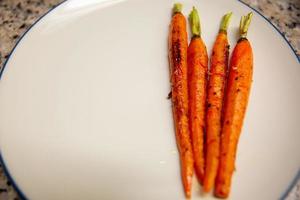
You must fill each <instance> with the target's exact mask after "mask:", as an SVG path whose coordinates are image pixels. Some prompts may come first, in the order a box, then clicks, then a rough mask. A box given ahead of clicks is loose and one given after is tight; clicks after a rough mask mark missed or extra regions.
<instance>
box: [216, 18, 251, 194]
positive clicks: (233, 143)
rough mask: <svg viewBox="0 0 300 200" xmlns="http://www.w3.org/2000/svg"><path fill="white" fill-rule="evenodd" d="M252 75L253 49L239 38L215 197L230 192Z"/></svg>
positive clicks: (227, 98)
mask: <svg viewBox="0 0 300 200" xmlns="http://www.w3.org/2000/svg"><path fill="white" fill-rule="evenodd" d="M251 16H252V14H249V15H248V17H249V18H248V20H251ZM246 21H247V19H246ZM249 23H250V22H248V26H249ZM247 28H248V27H247ZM252 73H253V53H252V48H251V45H250V42H249V41H248V40H247V39H246V38H244V37H242V38H241V39H240V40H239V41H238V43H237V45H236V46H235V48H234V51H233V53H232V57H231V62H230V68H229V75H228V81H227V88H226V94H225V102H224V117H223V127H222V135H221V153H220V163H219V169H218V175H217V180H216V186H215V196H217V197H220V198H227V197H228V195H229V193H230V186H231V179H232V174H233V172H234V169H235V158H236V151H237V146H238V140H239V136H240V133H241V130H242V125H243V120H244V116H245V112H246V108H247V104H248V98H249V94H250V88H251V82H252Z"/></svg>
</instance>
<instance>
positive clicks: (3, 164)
mask: <svg viewBox="0 0 300 200" xmlns="http://www.w3.org/2000/svg"><path fill="white" fill-rule="evenodd" d="M67 1H68V0H64V1H62V2H60V3H59V4H57V5H56V6H55V7H53V8H51V9H50V10H48V11H47V12H46V13H45V14H43V15H42V16H41V17H40V18H38V19H37V20H36V21H35V22H34V23H33V24H32V25H31V26H30V27H29V28H28V29H27V30H26V31H25V32H24V33H23V35H22V36H21V37H20V38H19V40H18V41H17V43H16V44H15V46H14V47H13V49H12V50H11V52H10V54H9V56H8V58H7V59H6V61H5V63H4V64H3V67H2V69H1V71H0V80H1V77H2V74H3V72H4V69H5V67H6V64H7V62H8V60H9V59H10V56H11V55H12V54H13V52H14V51H15V49H16V48H17V46H18V44H19V43H20V42H21V40H22V39H23V37H24V36H25V35H26V34H27V33H28V32H29V31H30V30H31V29H32V27H34V25H36V24H37V23H38V22H39V21H40V20H41V19H43V18H44V17H45V16H46V15H47V14H49V13H50V12H52V11H53V10H55V9H56V8H57V7H59V6H60V5H62V4H63V3H65V2H67ZM237 1H238V2H240V3H242V4H243V5H245V6H247V7H248V8H250V9H251V10H253V11H254V12H255V13H257V14H258V15H260V16H261V17H262V18H264V19H265V20H266V21H267V22H268V23H269V24H270V25H271V26H272V27H273V28H274V29H275V30H276V31H277V33H279V34H280V35H281V36H282V37H283V39H284V40H285V42H286V43H287V44H288V45H289V47H290V49H291V50H292V51H293V52H294V54H295V56H296V58H297V60H298V62H299V63H300V56H298V55H297V53H296V50H295V49H294V48H293V46H292V45H291V44H290V42H289V41H288V40H287V39H286V37H285V36H284V35H283V34H282V33H281V31H280V30H279V29H278V28H277V27H276V26H275V25H274V24H272V22H271V21H270V20H269V19H268V18H266V17H265V16H264V15H262V14H261V13H260V12H259V11H258V10H256V9H255V8H252V7H251V6H249V5H248V4H246V3H244V2H242V1H241V0H237ZM0 164H1V166H2V168H3V171H4V173H5V175H6V177H7V179H8V181H9V182H11V185H12V186H13V188H14V189H15V191H16V192H17V194H18V195H19V198H20V199H21V200H29V199H28V198H27V197H26V196H25V194H24V192H22V190H21V189H20V187H19V186H18V185H17V183H16V182H15V181H14V179H13V178H12V175H11V174H10V173H9V170H8V168H7V167H6V165H5V162H4V159H3V156H2V154H1V150H0ZM298 179H300V169H299V171H298V173H297V175H296V176H295V178H294V179H293V180H292V181H291V183H290V185H289V186H288V188H287V190H286V191H285V192H284V193H283V195H282V196H281V197H280V199H282V200H284V199H285V198H286V197H287V195H288V194H289V193H290V191H291V190H292V189H293V186H294V185H295V184H296V183H297V181H298Z"/></svg>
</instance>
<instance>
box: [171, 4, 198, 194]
mask: <svg viewBox="0 0 300 200" xmlns="http://www.w3.org/2000/svg"><path fill="white" fill-rule="evenodd" d="M181 7H182V6H181V4H175V5H174V9H173V17H172V21H171V25H170V33H169V62H170V71H171V84H172V103H173V117H174V122H175V131H176V140H177V146H178V149H179V154H180V160H181V176H182V181H183V186H184V191H185V194H186V197H187V198H190V196H191V187H192V177H193V173H194V160H193V150H192V144H191V138H190V131H189V120H188V82H187V76H188V73H187V70H188V69H187V46H188V42H187V32H186V20H185V17H184V16H183V14H182V13H181Z"/></svg>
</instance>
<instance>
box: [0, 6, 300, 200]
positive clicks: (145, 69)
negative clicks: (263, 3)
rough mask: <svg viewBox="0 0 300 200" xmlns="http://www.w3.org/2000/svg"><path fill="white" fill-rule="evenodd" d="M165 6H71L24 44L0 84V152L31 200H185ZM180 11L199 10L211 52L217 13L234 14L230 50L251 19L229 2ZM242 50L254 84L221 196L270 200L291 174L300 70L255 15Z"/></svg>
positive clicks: (296, 156)
mask: <svg viewBox="0 0 300 200" xmlns="http://www.w3.org/2000/svg"><path fill="white" fill-rule="evenodd" d="M173 3H174V2H173V1H167V0H164V1H161V0H151V1H150V0H125V1H124V0H102V1H101V0H70V1H67V2H64V3H63V4H61V5H60V6H59V7H57V8H56V9H55V10H53V11H52V12H50V13H49V14H48V15H47V16H46V17H44V18H42V20H40V21H39V22H38V23H37V24H36V25H35V26H34V27H33V28H32V29H31V30H30V31H29V32H28V33H27V34H26V36H25V37H23V38H22V40H21V42H20V43H19V44H18V45H17V47H16V48H15V50H14V52H13V54H12V55H11V56H10V59H9V61H8V63H7V64H6V67H5V70H4V73H3V76H2V78H1V84H0V111H1V112H0V147H1V154H2V157H3V160H4V161H5V165H6V167H7V169H8V171H9V173H10V174H11V176H12V178H13V180H14V183H15V184H16V185H17V186H18V188H19V189H20V190H21V191H22V193H23V194H24V195H25V196H26V197H27V198H28V199H32V200H39V199H43V200H47V199H55V200H59V199H62V200H63V199H72V200H75V199H89V200H91V199H105V200H109V199H130V200H132V199H144V200H146V199H149V200H153V199H155V200H156V199H164V200H166V199H184V194H183V190H182V184H181V180H180V173H179V162H178V154H177V149H176V143H175V137H174V130H173V123H172V114H171V104H170V101H169V100H167V98H166V97H167V95H168V93H169V90H170V84H169V73H168V59H167V36H168V25H169V22H170V19H171V8H172V6H173ZM183 3H184V13H185V14H188V12H189V11H190V9H191V8H192V6H193V5H195V6H197V8H199V10H200V15H201V22H202V29H203V39H204V41H205V42H206V44H207V47H208V50H209V52H210V50H211V46H212V44H213V41H214V39H215V37H216V34H217V30H218V26H219V22H220V19H221V16H222V15H223V14H224V13H226V12H228V11H233V13H234V17H233V20H232V22H231V25H230V29H229V39H230V43H231V46H232V47H233V46H234V44H235V43H236V40H237V34H236V32H237V27H238V24H239V18H240V16H241V15H244V14H246V13H248V12H249V11H251V10H250V9H249V8H248V7H246V6H245V5H243V4H241V3H240V2H238V1H220V0H200V1H198V0H197V1H196V0H186V1H183ZM249 39H250V41H251V43H252V45H253V50H254V60H255V61H254V63H255V66H254V82H253V89H252V93H251V99H250V104H249V109H248V112H247V116H246V121H245V125H244V128H243V133H242V136H241V140H240V144H239V149H238V156H237V163H236V168H237V170H236V173H235V174H234V178H233V184H232V191H231V196H230V197H231V199H243V200H244V199H251V200H253V199H264V200H267V199H277V198H280V197H281V196H282V195H283V194H284V192H285V191H286V190H287V188H288V187H289V185H290V183H291V182H292V180H293V178H294V177H295V176H296V174H297V171H298V169H299V166H300V150H299V146H300V134H299V130H300V129H299V113H300V105H299V102H300V66H299V63H298V61H297V58H296V57H295V55H294V53H293V52H292V50H291V49H290V47H289V45H288V44H287V43H286V42H285V41H284V39H283V38H282V37H281V35H280V34H279V33H278V32H276V30H275V29H274V28H273V27H272V26H271V25H270V24H269V23H268V22H267V21H266V20H265V19H263V18H262V17H261V16H259V15H258V14H254V16H253V21H252V23H251V27H250V32H249ZM210 198H212V197H211V196H210V195H207V196H206V199H210ZM193 199H201V196H200V192H199V185H198V184H197V183H196V181H195V182H194V188H193Z"/></svg>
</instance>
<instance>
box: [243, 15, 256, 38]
mask: <svg viewBox="0 0 300 200" xmlns="http://www.w3.org/2000/svg"><path fill="white" fill-rule="evenodd" d="M252 16H253V13H252V12H250V13H248V15H245V16H242V17H241V21H240V35H241V38H246V37H247V32H248V29H249V26H250V22H251V19H252Z"/></svg>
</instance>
